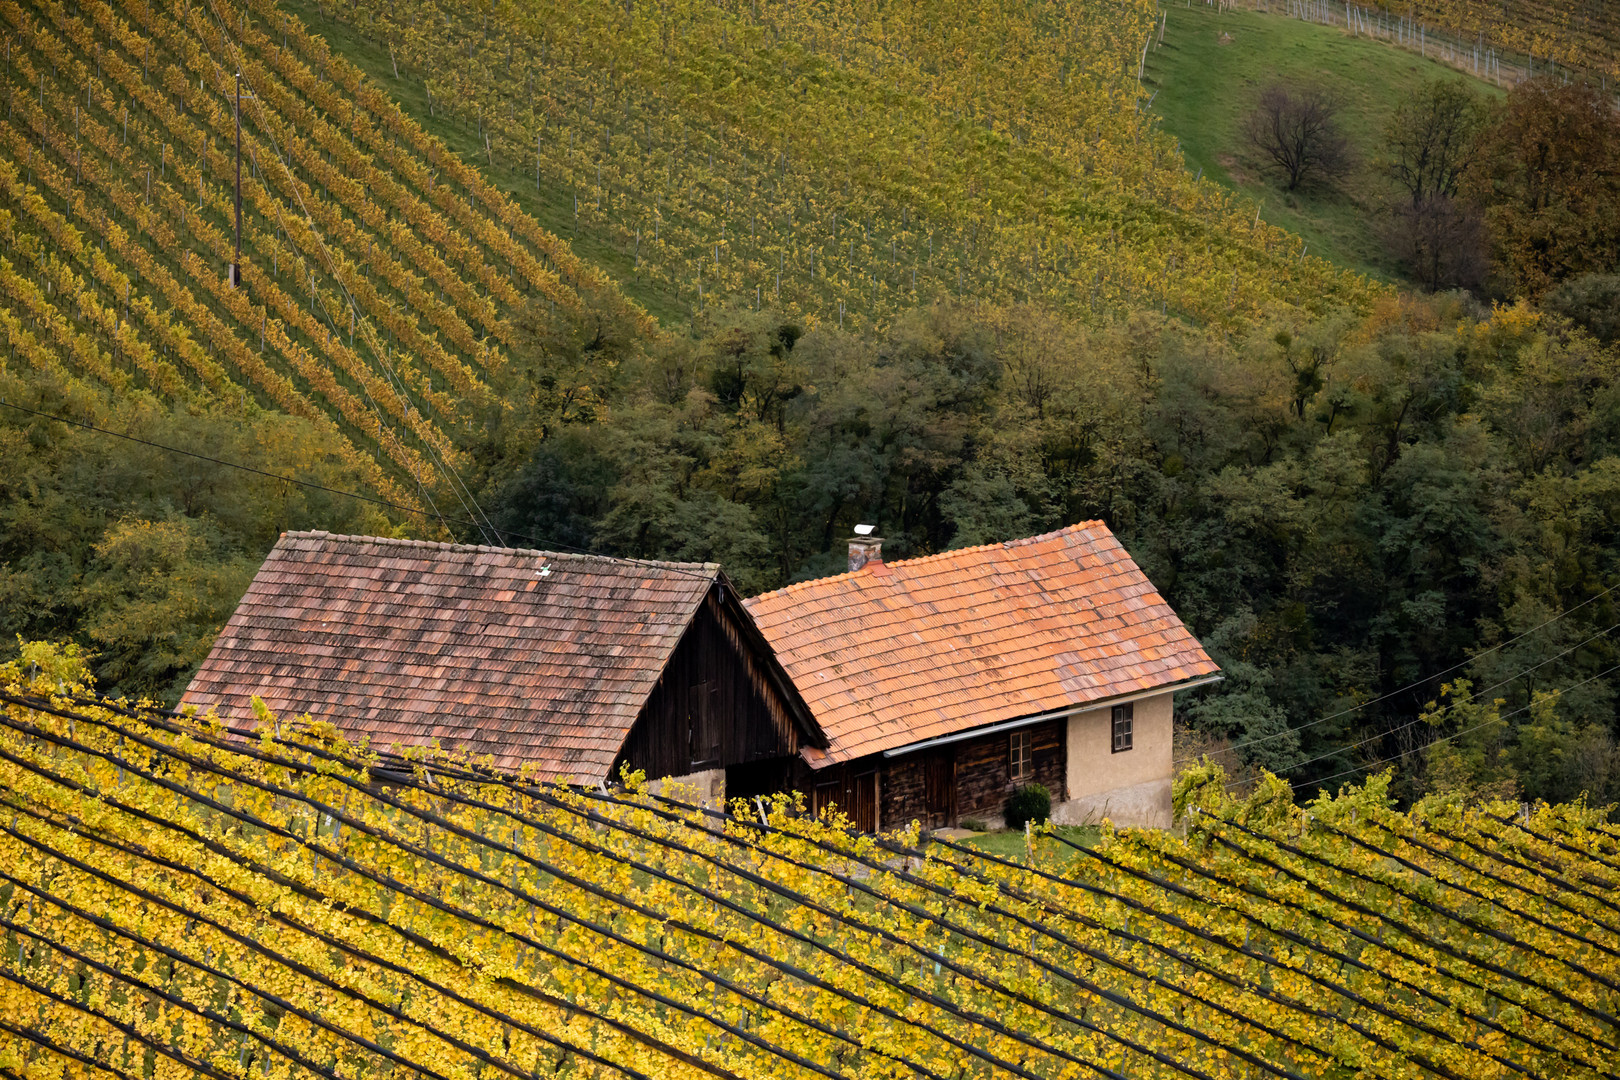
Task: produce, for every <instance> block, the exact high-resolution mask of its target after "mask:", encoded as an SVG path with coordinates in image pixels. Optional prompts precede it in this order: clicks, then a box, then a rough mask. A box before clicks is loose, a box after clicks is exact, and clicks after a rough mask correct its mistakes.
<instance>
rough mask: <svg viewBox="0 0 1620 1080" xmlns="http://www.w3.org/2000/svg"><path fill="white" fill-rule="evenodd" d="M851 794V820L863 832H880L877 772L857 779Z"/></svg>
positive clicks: (862, 774)
mask: <svg viewBox="0 0 1620 1080" xmlns="http://www.w3.org/2000/svg"><path fill="white" fill-rule="evenodd" d="M852 787H853V788H854V790H853V791H852V792H851V793H850V795H851V798H850V805H849V819H850V820H851V821H853V822H854V823H855V827H856V828H857V829H859V830H861V832H877V830H878V774H877V772H876V771H873V772H869V773H861V774H860V775H859V776H857V777H855V782H854V784H853V785H852Z"/></svg>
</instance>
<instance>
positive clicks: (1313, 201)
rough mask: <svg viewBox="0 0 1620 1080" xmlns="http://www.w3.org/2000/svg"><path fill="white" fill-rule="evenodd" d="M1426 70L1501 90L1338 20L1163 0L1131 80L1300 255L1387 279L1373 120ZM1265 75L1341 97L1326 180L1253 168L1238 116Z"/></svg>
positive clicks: (1193, 151)
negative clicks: (1334, 176)
mask: <svg viewBox="0 0 1620 1080" xmlns="http://www.w3.org/2000/svg"><path fill="white" fill-rule="evenodd" d="M1436 78H1466V79H1468V81H1469V82H1470V84H1471V85H1473V86H1474V87H1475V88H1476V89H1477V90H1479V91H1480V92H1481V93H1482V94H1488V95H1499V94H1500V93H1501V91H1499V90H1497V89H1496V88H1495V87H1494V86H1491V85H1490V84H1488V83H1484V82H1481V81H1479V80H1476V79H1473V78H1471V77H1469V76H1464V75H1461V74H1460V73H1458V72H1457V71H1455V70H1454V69H1452V68H1450V67H1447V66H1445V65H1444V64H1441V63H1439V62H1437V61H1435V60H1428V59H1424V58H1423V57H1421V56H1419V55H1417V54H1416V53H1414V52H1410V51H1408V50H1405V49H1402V48H1399V47H1397V46H1394V45H1390V44H1388V43H1387V42H1383V41H1375V40H1373V39H1371V38H1367V37H1353V36H1351V35H1349V34H1347V33H1345V32H1344V30H1343V29H1342V28H1338V29H1336V28H1333V27H1328V26H1322V25H1320V24H1318V23H1309V22H1304V21H1301V20H1299V19H1291V18H1287V17H1285V16H1282V15H1276V14H1264V13H1259V12H1252V11H1219V10H1217V9H1215V8H1211V7H1206V6H1204V5H1202V4H1200V5H1197V6H1194V7H1170V8H1168V9H1167V10H1166V23H1165V34H1164V40H1163V42H1162V43H1161V44H1160V45H1159V46H1158V47H1157V48H1156V49H1154V50H1152V51H1151V52H1149V53H1148V58H1147V71H1146V75H1145V77H1144V79H1143V82H1144V84H1145V85H1148V86H1151V87H1152V89H1153V91H1154V92H1155V96H1154V98H1153V109H1154V111H1155V112H1156V113H1158V115H1159V116H1160V117H1161V118H1162V120H1163V124H1164V130H1165V131H1167V132H1169V133H1170V134H1172V135H1174V136H1175V137H1176V138H1177V139H1179V140H1180V143H1181V151H1182V153H1183V154H1184V155H1185V157H1186V160H1187V166H1188V168H1190V169H1193V170H1195V172H1196V171H1197V170H1203V175H1204V176H1206V177H1209V178H1212V179H1213V180H1215V181H1216V182H1217V183H1219V184H1222V185H1224V186H1226V187H1228V188H1230V189H1232V190H1234V191H1237V192H1240V193H1242V194H1243V195H1245V196H1247V197H1248V198H1250V199H1253V200H1254V201H1255V202H1257V203H1259V204H1261V208H1260V215H1261V218H1262V219H1263V220H1265V221H1268V222H1270V223H1271V224H1273V225H1275V226H1277V227H1279V228H1282V229H1286V230H1288V231H1289V232H1291V233H1293V234H1295V235H1297V236H1299V237H1300V238H1301V239H1302V240H1304V241H1305V242H1306V243H1308V244H1309V245H1310V251H1311V253H1312V254H1314V255H1321V256H1322V257H1324V258H1326V259H1329V260H1331V261H1332V262H1334V263H1335V264H1337V265H1339V266H1342V267H1346V268H1348V269H1351V270H1356V271H1359V272H1361V273H1365V274H1369V275H1372V276H1374V277H1377V278H1380V279H1383V280H1398V279H1399V274H1400V271H1399V268H1398V267H1397V266H1395V265H1394V264H1393V263H1392V262H1391V261H1390V259H1389V257H1388V255H1387V253H1386V250H1385V245H1384V243H1383V242H1382V241H1381V240H1380V238H1379V233H1378V226H1379V223H1380V220H1381V211H1382V208H1383V206H1384V201H1385V199H1386V197H1387V195H1388V193H1389V190H1390V189H1389V187H1388V184H1387V181H1385V180H1384V178H1383V177H1382V176H1380V175H1379V173H1378V170H1377V167H1376V159H1377V155H1378V152H1379V146H1380V141H1381V139H1382V132H1383V125H1384V122H1385V120H1386V119H1387V118H1388V117H1389V115H1390V114H1391V113H1392V112H1393V111H1394V110H1395V108H1396V106H1397V105H1399V104H1400V103H1401V102H1402V101H1403V100H1406V99H1408V98H1410V97H1411V95H1412V94H1413V92H1414V91H1416V90H1417V89H1418V87H1420V86H1422V85H1423V83H1424V82H1426V81H1429V80H1432V79H1436ZM1272 82H1285V83H1292V84H1299V85H1305V84H1314V85H1318V86H1322V87H1326V88H1327V89H1329V90H1331V91H1332V92H1333V93H1335V94H1337V95H1338V96H1339V97H1340V98H1341V99H1342V100H1343V102H1344V109H1343V113H1342V122H1343V126H1344V131H1345V134H1346V135H1347V136H1348V137H1349V139H1350V141H1351V144H1352V146H1353V147H1354V149H1355V152H1356V157H1357V165H1356V166H1355V168H1354V169H1353V171H1352V172H1351V174H1350V175H1348V176H1347V177H1345V178H1344V180H1343V181H1342V182H1341V183H1340V184H1339V185H1338V186H1337V187H1336V188H1333V189H1325V190H1316V191H1301V192H1293V193H1289V192H1284V191H1283V190H1282V189H1281V188H1280V187H1279V186H1277V185H1276V184H1275V183H1273V182H1271V181H1268V179H1267V178H1266V177H1265V176H1264V175H1262V172H1261V169H1260V162H1259V161H1258V159H1257V157H1256V156H1255V154H1254V152H1253V151H1252V150H1250V149H1249V148H1248V147H1247V146H1246V145H1245V143H1244V140H1243V135H1242V131H1241V125H1242V122H1243V117H1244V116H1245V115H1246V114H1247V112H1248V110H1249V109H1251V108H1252V107H1253V105H1254V102H1255V99H1256V97H1257V96H1258V95H1259V93H1260V91H1261V90H1262V89H1263V88H1264V87H1265V86H1266V85H1268V84H1270V83H1272Z"/></svg>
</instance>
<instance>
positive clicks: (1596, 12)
mask: <svg viewBox="0 0 1620 1080" xmlns="http://www.w3.org/2000/svg"><path fill="white" fill-rule="evenodd" d="M1372 6H1373V7H1375V8H1379V9H1382V13H1387V15H1386V16H1385V17H1386V18H1387V19H1388V20H1390V21H1392V22H1393V21H1395V20H1400V21H1401V22H1402V23H1403V24H1404V25H1406V26H1408V27H1412V28H1415V27H1417V26H1420V25H1423V26H1427V27H1429V28H1431V29H1438V30H1440V31H1442V32H1443V33H1444V34H1448V35H1452V36H1454V37H1456V38H1457V39H1460V40H1461V41H1464V42H1468V41H1477V42H1478V43H1479V45H1480V46H1481V48H1487V47H1489V48H1495V49H1498V50H1507V51H1509V52H1512V53H1515V54H1517V56H1518V58H1520V59H1522V66H1523V71H1524V73H1525V74H1527V75H1547V74H1551V75H1560V76H1562V77H1565V78H1569V77H1572V76H1573V77H1581V76H1583V75H1584V76H1586V77H1589V78H1591V79H1592V81H1594V82H1602V83H1604V84H1605V85H1607V86H1610V87H1611V88H1612V87H1613V86H1614V84H1615V83H1616V81H1617V80H1620V6H1617V5H1616V4H1614V3H1613V2H1612V0H1576V2H1574V3H1567V2H1560V0H1493V2H1486V0H1414V2H1411V3H1392V2H1386V3H1382V4H1375V5H1372ZM1408 33H1409V34H1411V33H1415V29H1413V30H1409V31H1408Z"/></svg>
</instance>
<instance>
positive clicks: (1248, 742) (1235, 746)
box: [1178, 583, 1620, 765]
mask: <svg viewBox="0 0 1620 1080" xmlns="http://www.w3.org/2000/svg"><path fill="white" fill-rule="evenodd" d="M1615 589H1620V583H1617V584H1614V585H1610V586H1609V587H1608V588H1607V589H1604V590H1602V591H1601V592H1596V593H1593V594H1592V595H1591V596H1588V597H1587V598H1586V599H1585V600H1582V601H1581V602H1580V603H1578V604H1576V605H1575V606H1574V607H1572V608H1568V609H1566V610H1564V611H1561V612H1559V613H1558V614H1557V615H1554V616H1553V617H1552V618H1550V619H1548V620H1546V621H1545V622H1543V623H1540V624H1538V625H1536V626H1532V627H1531V628H1530V629H1528V630H1526V631H1525V632H1524V633H1522V634H1519V635H1517V636H1515V637H1511V638H1509V639H1508V640H1506V641H1503V642H1499V643H1498V644H1495V645H1492V646H1491V647H1490V648H1488V649H1481V650H1480V651H1479V652H1477V653H1474V654H1473V655H1472V656H1470V657H1468V659H1466V660H1459V661H1458V662H1457V663H1455V664H1453V665H1451V666H1450V667H1448V668H1445V669H1443V670H1441V671H1436V672H1433V673H1431V674H1429V675H1425V676H1423V677H1422V678H1419V679H1415V680H1413V681H1412V682H1409V683H1407V684H1406V685H1405V686H1402V687H1400V688H1398V689H1395V690H1391V691H1390V692H1389V693H1387V694H1381V695H1379V696H1378V697H1375V698H1369V699H1368V700H1366V701H1363V702H1361V703H1360V704H1357V705H1352V706H1350V707H1349V708H1348V709H1341V710H1339V711H1338V712H1336V713H1330V714H1328V715H1327V716H1324V717H1322V718H1321V719H1319V720H1312V721H1311V722H1310V723H1308V724H1301V725H1300V726H1299V727H1296V728H1288V729H1286V730H1284V731H1274V732H1272V733H1271V734H1270V735H1259V736H1256V737H1255V738H1253V739H1244V740H1242V741H1241V742H1235V743H1232V744H1231V745H1229V746H1226V747H1223V748H1222V749H1221V750H1219V751H1217V753H1222V754H1225V753H1230V752H1231V751H1233V750H1240V749H1242V748H1243V747H1245V746H1258V745H1259V744H1261V743H1265V742H1270V741H1271V740H1272V739H1280V738H1282V737H1283V736H1285V735H1290V734H1296V733H1298V732H1301V731H1308V730H1310V729H1311V728H1313V727H1316V726H1317V725H1319V724H1325V723H1327V722H1328V721H1329V720H1337V719H1338V718H1339V717H1341V716H1349V715H1350V714H1351V713H1353V712H1359V711H1360V710H1362V709H1365V708H1366V707H1367V706H1369V705H1376V704H1378V703H1379V702H1380V701H1388V700H1389V699H1390V698H1392V697H1398V696H1399V695H1401V694H1404V693H1406V692H1407V691H1409V690H1415V689H1417V688H1418V687H1420V686H1422V685H1424V684H1425V683H1429V682H1433V681H1434V680H1435V679H1438V678H1441V677H1442V676H1445V675H1449V674H1451V673H1452V672H1453V671H1458V670H1460V669H1462V668H1465V667H1467V666H1468V665H1469V664H1471V663H1473V662H1474V661H1475V660H1478V659H1479V658H1480V657H1482V656H1489V655H1490V654H1491V653H1494V652H1497V651H1499V650H1501V649H1505V648H1507V647H1508V646H1509V645H1512V644H1515V643H1517V642H1520V641H1523V640H1524V639H1525V638H1527V637H1529V636H1530V635H1531V634H1534V633H1536V632H1537V631H1539V630H1543V629H1545V628H1546V627H1549V626H1551V625H1552V624H1553V623H1555V622H1558V621H1559V620H1560V619H1562V618H1564V617H1565V616H1567V615H1571V614H1573V613H1575V612H1577V611H1579V610H1581V608H1583V607H1585V606H1586V605H1587V604H1590V603H1592V602H1593V601H1594V600H1601V599H1603V597H1605V596H1608V595H1609V594H1610V593H1612V592H1614V591H1615ZM1610 629H1613V627H1610ZM1560 655H1562V654H1560ZM1554 659H1556V657H1555V658H1554ZM1528 670H1530V671H1533V670H1535V669H1534V668H1530V669H1528ZM1520 674H1524V673H1523V672H1521V673H1520ZM1514 678H1518V676H1514ZM1508 681H1512V680H1508ZM1500 685H1502V684H1501V683H1498V684H1497V686H1500ZM1490 689H1495V687H1491V688H1490ZM1188 760H1190V759H1183V760H1182V761H1180V762H1178V764H1181V765H1185V764H1186V763H1187V761H1188Z"/></svg>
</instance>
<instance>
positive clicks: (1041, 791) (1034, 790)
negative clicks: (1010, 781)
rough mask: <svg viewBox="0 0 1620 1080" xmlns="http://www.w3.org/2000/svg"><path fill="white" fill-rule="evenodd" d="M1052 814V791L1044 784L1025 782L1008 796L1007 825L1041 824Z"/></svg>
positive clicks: (1015, 827)
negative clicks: (1028, 822)
mask: <svg viewBox="0 0 1620 1080" xmlns="http://www.w3.org/2000/svg"><path fill="white" fill-rule="evenodd" d="M1051 816H1052V793H1051V792H1050V791H1047V790H1046V787H1045V785H1043V784H1025V785H1024V786H1023V787H1021V788H1019V789H1018V790H1017V791H1015V792H1013V793H1012V794H1011V795H1010V796H1008V798H1007V827H1008V828H1009V829H1022V828H1023V827H1024V822H1026V821H1033V822H1034V823H1035V824H1037V825H1039V824H1040V823H1041V822H1043V821H1045V820H1046V819H1047V818H1049V817H1051Z"/></svg>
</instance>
